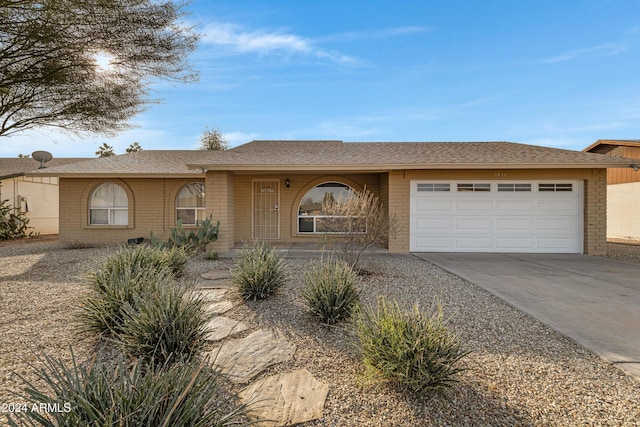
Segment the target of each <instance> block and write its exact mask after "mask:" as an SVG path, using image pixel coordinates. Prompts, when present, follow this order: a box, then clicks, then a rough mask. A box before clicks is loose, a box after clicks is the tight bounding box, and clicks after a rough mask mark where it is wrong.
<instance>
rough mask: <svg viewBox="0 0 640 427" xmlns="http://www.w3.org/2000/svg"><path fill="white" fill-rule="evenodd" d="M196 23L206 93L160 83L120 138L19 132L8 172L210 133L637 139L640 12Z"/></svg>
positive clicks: (222, 9)
mask: <svg viewBox="0 0 640 427" xmlns="http://www.w3.org/2000/svg"><path fill="white" fill-rule="evenodd" d="M187 12H188V16H187V19H188V22H189V23H191V24H194V25H197V27H198V29H199V31H200V32H201V33H202V40H201V41H200V44H199V47H198V49H197V51H195V52H194V53H193V54H192V57H191V58H192V61H193V63H194V67H195V69H197V70H199V72H200V80H199V82H197V83H195V84H190V85H176V86H172V85H169V84H167V83H158V84H155V85H154V86H153V96H154V97H157V98H161V99H162V102H161V103H160V104H155V105H152V106H151V107H150V108H149V109H148V110H147V111H146V112H144V113H143V114H141V115H139V116H137V117H136V118H135V119H134V121H133V123H134V125H136V128H134V129H132V130H130V131H126V132H123V133H121V134H118V135H117V136H116V137H113V138H108V137H102V136H89V137H84V138H78V137H73V136H70V135H66V134H60V133H55V132H52V131H51V130H41V131H30V132H23V133H21V134H17V135H15V136H12V137H9V138H3V139H2V143H0V157H14V156H16V155H17V154H18V153H31V152H32V151H33V150H36V149H45V150H49V151H51V152H52V153H53V154H54V156H57V157H72V156H89V157H94V156H95V154H94V152H95V151H96V149H97V147H98V146H99V145H100V144H102V143H103V142H107V143H108V144H110V145H113V146H114V147H115V150H116V152H117V153H122V152H124V150H125V148H126V147H127V146H128V145H129V144H130V143H132V142H134V141H137V142H139V143H140V145H141V146H142V147H143V148H144V149H193V148H196V147H197V144H198V137H199V136H200V135H201V134H202V132H203V130H204V128H205V127H210V128H212V127H215V128H218V129H219V130H220V131H221V132H222V133H223V135H224V136H225V137H226V138H227V140H228V141H229V142H230V143H231V145H232V146H235V145H239V144H242V143H244V142H248V141H250V140H253V139H341V140H344V141H514V142H522V143H529V144H535V145H544V146H551V147H559V148H569V149H576V150H581V149H583V148H585V147H586V146H588V145H589V144H591V143H592V142H594V141H595V140H597V139H601V138H614V139H640V56H639V52H640V2H638V1H637V0H629V1H615V0H612V1H592V0H580V1H573V0H562V1H558V0H553V1H547V0H538V1H512V0H509V1H492V0H487V1H476V0H468V1H462V0H459V1H456V0H452V1H435V0H431V1H426V0H425V1H403V0H394V1H375V0H369V1H360V0H355V1H354V0H352V1H348V2H345V1H332V0H326V1H323V2H311V1H299V0H298V1H278V2H274V1H208V0H193V1H192V3H191V4H190V5H189V6H188V7H187Z"/></svg>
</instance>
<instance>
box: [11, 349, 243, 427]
mask: <svg viewBox="0 0 640 427" xmlns="http://www.w3.org/2000/svg"><path fill="white" fill-rule="evenodd" d="M72 355H73V354H72ZM39 362H40V363H39V366H38V367H34V369H35V372H36V375H37V376H38V378H39V381H38V382H30V381H28V380H26V379H25V378H22V377H21V379H22V381H23V382H24V383H25V386H26V387H25V389H24V390H25V391H24V392H23V393H22V394H20V395H19V397H20V398H21V399H22V400H23V401H25V402H37V403H35V405H37V407H36V409H35V410H33V409H32V407H31V406H32V405H33V404H34V403H29V404H26V405H28V406H29V407H28V408H26V409H28V410H24V411H19V412H16V413H13V414H9V417H8V418H9V425H11V426H36V425H37V426H51V427H53V426H70V427H84V426H121V427H138V426H165V427H168V426H171V427H180V426H213V427H222V426H228V425H239V424H240V412H241V411H243V410H244V407H243V406H240V407H235V408H234V403H233V401H232V398H233V395H232V394H231V393H230V392H229V391H228V390H227V389H226V386H225V384H226V381H225V380H224V379H223V378H222V377H221V375H220V372H219V371H218V370H215V369H213V368H212V367H211V366H210V365H209V364H208V363H207V361H206V360H203V361H196V360H193V361H191V362H188V363H182V364H174V365H171V366H153V365H147V364H146V363H144V362H143V361H140V360H136V361H133V362H130V361H129V360H127V359H126V358H124V357H119V358H117V359H116V360H114V361H111V362H107V363H102V364H94V363H91V364H89V365H88V366H84V365H80V364H78V363H77V361H76V360H75V358H73V361H72V363H71V365H68V364H66V363H64V362H63V361H62V360H59V359H54V358H52V357H50V356H46V355H44V356H41V357H39ZM42 408H44V409H42Z"/></svg>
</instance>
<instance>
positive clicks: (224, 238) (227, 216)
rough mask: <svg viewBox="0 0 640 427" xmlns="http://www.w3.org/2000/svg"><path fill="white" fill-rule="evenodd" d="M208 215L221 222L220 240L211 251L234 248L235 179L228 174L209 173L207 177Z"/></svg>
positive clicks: (212, 246)
mask: <svg viewBox="0 0 640 427" xmlns="http://www.w3.org/2000/svg"><path fill="white" fill-rule="evenodd" d="M205 185H206V194H207V215H209V214H212V215H213V220H214V221H220V232H219V235H218V240H217V241H216V242H214V243H213V244H211V245H210V247H209V248H210V249H211V250H215V251H219V252H224V251H226V250H229V249H231V248H232V247H233V242H234V236H235V217H234V208H235V197H234V188H235V183H234V177H233V175H232V174H230V173H228V172H217V173H216V172H209V173H207V176H206V184H205Z"/></svg>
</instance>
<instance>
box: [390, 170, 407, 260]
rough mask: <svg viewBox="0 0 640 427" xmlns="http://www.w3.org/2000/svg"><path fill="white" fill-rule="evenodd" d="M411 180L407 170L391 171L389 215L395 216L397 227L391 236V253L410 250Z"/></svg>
mask: <svg viewBox="0 0 640 427" xmlns="http://www.w3.org/2000/svg"><path fill="white" fill-rule="evenodd" d="M409 185H410V180H409V179H407V177H406V175H405V171H403V170H400V171H390V172H389V196H388V200H389V217H390V218H394V217H395V221H396V224H397V229H396V232H395V235H394V236H390V238H389V253H392V254H398V253H399V254H405V253H408V252H409V190H410V186H409Z"/></svg>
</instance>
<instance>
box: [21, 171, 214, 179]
mask: <svg viewBox="0 0 640 427" xmlns="http://www.w3.org/2000/svg"><path fill="white" fill-rule="evenodd" d="M25 176H29V177H37V176H54V177H58V178H112V179H113V178H194V177H198V176H204V175H202V174H200V173H196V172H184V173H166V172H159V173H118V172H112V173H89V172H83V173H77V172H59V173H55V172H53V173H47V172H44V173H26V174H25Z"/></svg>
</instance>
